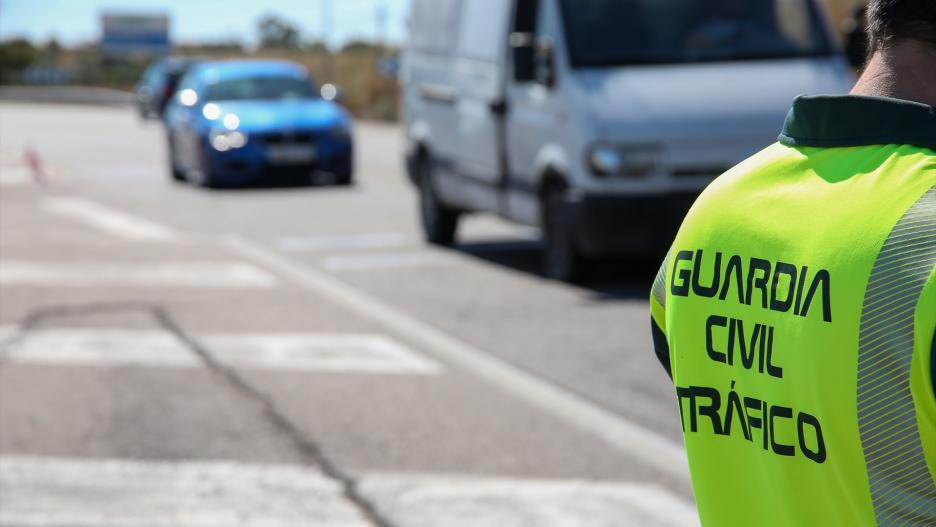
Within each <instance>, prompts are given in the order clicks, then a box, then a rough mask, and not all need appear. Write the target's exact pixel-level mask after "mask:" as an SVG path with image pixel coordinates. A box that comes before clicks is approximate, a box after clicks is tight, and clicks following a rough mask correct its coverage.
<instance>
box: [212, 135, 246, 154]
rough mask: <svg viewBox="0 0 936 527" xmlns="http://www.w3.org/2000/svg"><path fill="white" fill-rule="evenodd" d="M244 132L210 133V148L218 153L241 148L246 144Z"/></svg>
mask: <svg viewBox="0 0 936 527" xmlns="http://www.w3.org/2000/svg"><path fill="white" fill-rule="evenodd" d="M248 139H249V138H248V137H247V133H246V132H238V131H233V132H228V131H224V132H212V134H211V137H210V138H209V141H210V142H211V147H212V148H214V149H215V150H217V151H218V152H227V151H228V150H233V149H237V148H241V147H243V146H244V145H246V144H247V140H248Z"/></svg>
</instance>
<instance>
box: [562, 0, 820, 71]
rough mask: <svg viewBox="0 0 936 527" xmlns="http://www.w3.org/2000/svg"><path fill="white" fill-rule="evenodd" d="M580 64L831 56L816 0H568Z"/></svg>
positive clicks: (574, 54)
mask: <svg viewBox="0 0 936 527" xmlns="http://www.w3.org/2000/svg"><path fill="white" fill-rule="evenodd" d="M561 1H562V9H563V14H564V17H563V18H564V19H565V24H566V34H567V36H568V40H569V43H568V45H569V53H570V56H571V59H572V64H573V66H575V67H610V66H621V65H630V64H671V63H686V62H713V61H737V60H767V59H778V58H792V57H807V56H817V55H828V54H830V53H831V52H832V48H831V46H830V44H829V41H828V37H827V35H826V31H825V29H824V26H823V22H822V19H821V16H820V14H819V12H818V10H817V8H816V6H815V4H814V3H813V0H561Z"/></svg>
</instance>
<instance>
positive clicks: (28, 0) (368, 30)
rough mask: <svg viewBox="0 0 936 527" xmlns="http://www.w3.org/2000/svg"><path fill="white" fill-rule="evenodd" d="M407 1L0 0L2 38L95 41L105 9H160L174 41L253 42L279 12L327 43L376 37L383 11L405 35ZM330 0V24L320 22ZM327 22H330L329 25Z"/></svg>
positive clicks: (392, 29) (391, 33)
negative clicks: (263, 21) (263, 20)
mask: <svg viewBox="0 0 936 527" xmlns="http://www.w3.org/2000/svg"><path fill="white" fill-rule="evenodd" d="M409 2H410V0H162V1H158V0H155V1H154V0H110V1H108V0H0V40H6V39H9V38H13V37H26V38H29V39H31V40H34V41H36V42H40V43H41V42H45V41H47V40H49V39H50V38H53V37H54V38H55V39H57V40H58V41H59V42H61V43H63V44H66V45H72V44H77V43H83V42H89V41H96V40H97V39H98V38H99V36H100V21H99V18H100V14H101V12H104V11H116V12H132V13H136V12H143V13H164V14H167V15H169V17H170V20H171V22H170V24H171V25H170V28H171V29H170V32H171V37H172V39H173V42H176V43H189V42H205V41H208V42H210V41H230V40H238V41H241V42H245V43H247V44H253V43H255V42H256V36H257V30H256V27H257V20H258V19H259V18H260V17H262V16H264V15H268V14H273V15H277V16H279V17H281V18H283V19H285V20H288V21H289V22H291V23H292V24H294V25H295V26H297V27H299V29H300V31H301V33H302V37H303V39H304V40H319V39H322V37H323V35H326V32H327V34H328V39H329V44H331V45H341V44H343V43H345V42H347V41H349V40H354V39H359V38H363V39H367V40H376V39H377V38H378V37H383V36H384V35H379V30H378V27H379V24H378V16H377V13H378V12H380V11H381V10H383V12H385V13H386V17H385V19H386V23H385V29H384V30H383V31H384V32H385V33H386V34H385V36H386V38H387V39H388V40H389V41H391V42H399V41H401V39H402V38H403V35H404V32H405V26H406V17H407V12H408V9H409ZM328 3H331V5H332V8H331V10H332V12H333V16H332V17H331V18H332V20H334V24H325V23H324V14H325V13H327V12H328V11H327V9H326V8H325V7H324V6H325V5H326V4H328ZM326 26H330V29H327V28H326Z"/></svg>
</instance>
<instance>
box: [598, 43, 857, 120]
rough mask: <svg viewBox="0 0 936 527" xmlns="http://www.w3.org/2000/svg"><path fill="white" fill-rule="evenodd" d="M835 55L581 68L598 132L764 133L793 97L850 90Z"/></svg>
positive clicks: (847, 77) (788, 106) (783, 112)
mask: <svg viewBox="0 0 936 527" xmlns="http://www.w3.org/2000/svg"><path fill="white" fill-rule="evenodd" d="M839 62H840V61H839V60H838V59H837V58H830V59H791V60H774V61H762V62H740V63H710V64H695V65H674V66H652V67H631V68H615V69H600V70H599V69H596V70H585V71H584V72H583V73H582V75H581V80H582V86H583V87H584V89H585V90H586V92H587V93H588V99H589V101H591V102H590V110H591V113H592V116H593V118H595V119H596V120H597V122H598V123H599V127H601V129H602V130H601V133H602V135H606V136H611V137H613V136H618V135H629V134H630V133H635V132H636V133H640V134H642V135H644V136H646V135H647V134H648V133H649V134H651V135H659V136H661V137H682V136H697V135H700V134H702V135H711V134H714V135H732V136H738V135H745V134H751V133H753V134H759V135H762V136H763V135H764V134H768V135H771V136H772V138H776V136H777V134H778V133H779V131H780V128H781V126H782V124H783V119H784V117H785V116H786V113H787V111H788V110H789V108H790V104H791V102H792V101H793V99H794V98H795V97H796V96H797V95H800V94H804V93H806V94H812V95H818V94H842V93H846V92H847V91H848V90H849V89H850V87H851V81H852V79H851V78H850V76H849V74H848V73H847V72H846V71H845V70H844V68H843V65H841V64H839Z"/></svg>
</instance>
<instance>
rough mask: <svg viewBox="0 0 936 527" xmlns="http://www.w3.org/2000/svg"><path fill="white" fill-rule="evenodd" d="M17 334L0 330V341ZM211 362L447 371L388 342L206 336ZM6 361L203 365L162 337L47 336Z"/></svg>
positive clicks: (22, 344)
mask: <svg viewBox="0 0 936 527" xmlns="http://www.w3.org/2000/svg"><path fill="white" fill-rule="evenodd" d="M4 334H12V331H11V330H10V329H4V328H0V336H2V335H4ZM198 340H199V342H200V343H201V344H202V345H203V346H205V348H206V349H207V350H208V351H209V352H210V353H211V355H212V357H213V358H214V359H215V360H216V361H218V362H220V363H221V364H225V365H228V366H231V367H234V368H243V369H256V370H281V371H300V372H301V371H305V372H329V373H361V374H365V373H369V374H385V375H434V374H438V373H440V372H441V371H442V370H443V368H442V366H441V365H440V364H439V363H438V362H435V361H432V360H430V359H428V358H426V357H423V356H422V355H420V354H418V353H416V352H415V351H413V350H411V349H409V348H407V347H406V346H404V345H402V344H400V343H398V342H396V341H395V340H392V339H390V338H388V337H385V336H382V335H360V334H302V333H296V334H293V333H286V334H240V335H231V334H228V335H205V336H203V337H199V339H198ZM5 360H8V361H11V362H15V363H25V364H44V365H71V366H142V367H162V368H198V367H201V366H202V361H201V359H200V357H199V356H198V355H196V354H195V353H193V352H192V351H191V350H190V349H188V348H187V347H185V346H184V345H183V343H182V342H180V341H179V340H178V339H177V338H176V337H175V336H174V335H172V334H171V333H168V332H165V331H157V330H126V329H92V328H44V329H39V330H35V331H31V332H29V333H26V334H25V335H23V338H22V339H20V340H18V341H17V342H16V343H15V344H13V345H11V346H9V349H8V350H7V351H6V353H5Z"/></svg>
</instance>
